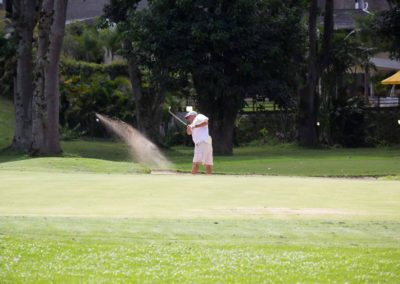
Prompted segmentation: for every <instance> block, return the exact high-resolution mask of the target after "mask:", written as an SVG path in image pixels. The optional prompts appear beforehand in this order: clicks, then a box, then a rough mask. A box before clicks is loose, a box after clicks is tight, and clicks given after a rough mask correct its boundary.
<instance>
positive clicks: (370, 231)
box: [0, 170, 400, 283]
mask: <svg viewBox="0 0 400 284" xmlns="http://www.w3.org/2000/svg"><path fill="white" fill-rule="evenodd" d="M0 179H1V180H2V187H1V188H0V216H2V217H0V232H1V233H0V248H1V250H0V252H1V253H0V280H1V282H3V283H27V282H28V283H34V282H93V283H108V282H121V283H122V282H124V283H126V282H132V283H137V282H140V283H143V282H144V283H166V282H167V283H220V282H235V283H243V282H244V283H261V282H265V283H269V282H271V283H276V282H281V283H288V282H320V283H334V282H341V283H342V282H350V283H353V282H371V283H377V282H388V283H397V282H398V281H400V273H399V271H400V265H399V263H400V222H399V219H400V210H399V208H400V207H399V205H400V191H399V190H398V189H399V182H398V181H379V180H373V181H371V180H346V179H325V178H282V177H261V176H260V177H231V176H212V177H207V178H206V177H204V176H203V177H202V176H197V177H193V176H190V175H158V176H153V175H118V174H112V175H107V174H95V173H81V172H76V173H59V172H53V173H51V174H47V173H44V172H37V171H36V172H26V173H24V174H23V175H22V176H21V173H20V172H17V171H12V170H7V171H0Z"/></svg>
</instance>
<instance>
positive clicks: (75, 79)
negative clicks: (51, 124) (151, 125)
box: [60, 73, 135, 137]
mask: <svg viewBox="0 0 400 284" xmlns="http://www.w3.org/2000/svg"><path fill="white" fill-rule="evenodd" d="M60 90H61V111H60V124H61V126H62V127H67V128H69V129H74V130H75V131H76V132H79V133H80V134H81V135H88V136H97V137H98V136H100V137H102V136H105V135H106V134H105V133H106V132H105V131H104V127H103V126H101V125H99V124H98V123H97V122H96V120H95V113H101V114H105V115H108V116H111V117H118V118H119V119H122V120H124V121H126V122H128V123H131V124H132V123H133V121H134V114H135V112H134V109H135V108H134V101H133V97H132V91H131V85H130V82H129V80H128V79H127V78H125V77H117V78H115V79H112V78H111V77H110V76H108V75H107V74H102V73H94V74H92V75H91V76H89V77H80V76H72V77H67V76H64V77H63V80H61V86H60Z"/></svg>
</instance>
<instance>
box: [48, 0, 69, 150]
mask: <svg viewBox="0 0 400 284" xmlns="http://www.w3.org/2000/svg"><path fill="white" fill-rule="evenodd" d="M67 6H68V0H57V1H55V4H54V10H55V13H54V22H53V25H52V29H51V35H50V50H49V64H48V65H47V69H46V77H45V78H46V85H45V86H46V99H47V102H48V105H47V119H48V126H49V128H48V130H47V153H48V154H58V153H60V152H61V147H60V132H59V118H60V88H59V86H60V75H59V73H60V72H59V71H60V68H59V65H60V55H61V48H62V44H63V39H64V33H65V21H66V18H67Z"/></svg>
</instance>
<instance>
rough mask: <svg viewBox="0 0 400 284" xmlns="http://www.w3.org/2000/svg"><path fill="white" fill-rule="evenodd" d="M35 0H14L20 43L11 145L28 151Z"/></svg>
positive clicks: (14, 14)
mask: <svg viewBox="0 0 400 284" xmlns="http://www.w3.org/2000/svg"><path fill="white" fill-rule="evenodd" d="M35 8H36V1H34V0H19V1H15V2H14V3H13V18H14V25H15V32H16V36H17V37H18V46H17V67H16V68H17V72H16V77H15V79H14V106H15V119H16V123H15V132H14V138H13V142H12V146H11V148H12V149H13V150H15V151H22V152H28V150H29V147H30V145H31V143H32V96H33V76H32V71H33V62H32V61H33V56H32V43H33V29H34V26H35V14H36V12H35V10H36V9H35Z"/></svg>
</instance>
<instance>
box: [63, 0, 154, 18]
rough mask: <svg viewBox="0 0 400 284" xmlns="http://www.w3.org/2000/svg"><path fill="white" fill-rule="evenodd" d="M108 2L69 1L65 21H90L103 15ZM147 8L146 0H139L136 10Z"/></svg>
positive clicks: (103, 0) (93, 0)
mask: <svg viewBox="0 0 400 284" xmlns="http://www.w3.org/2000/svg"><path fill="white" fill-rule="evenodd" d="M108 3H110V0H69V1H68V10H67V21H68V22H72V21H82V20H90V19H93V18H95V17H99V16H101V15H102V14H103V9H104V6H105V5H106V4H108ZM147 6H148V2H147V0H141V1H140V3H139V4H138V9H143V8H146V7H147Z"/></svg>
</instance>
